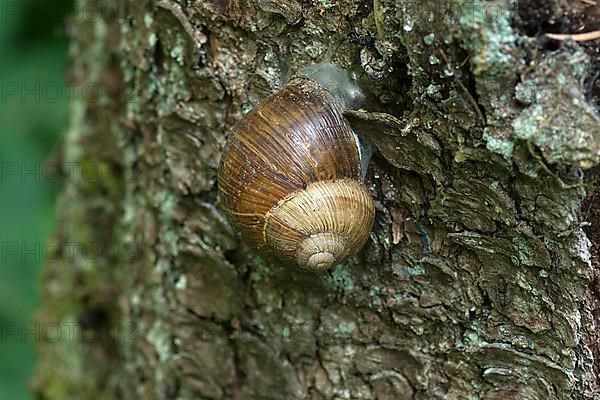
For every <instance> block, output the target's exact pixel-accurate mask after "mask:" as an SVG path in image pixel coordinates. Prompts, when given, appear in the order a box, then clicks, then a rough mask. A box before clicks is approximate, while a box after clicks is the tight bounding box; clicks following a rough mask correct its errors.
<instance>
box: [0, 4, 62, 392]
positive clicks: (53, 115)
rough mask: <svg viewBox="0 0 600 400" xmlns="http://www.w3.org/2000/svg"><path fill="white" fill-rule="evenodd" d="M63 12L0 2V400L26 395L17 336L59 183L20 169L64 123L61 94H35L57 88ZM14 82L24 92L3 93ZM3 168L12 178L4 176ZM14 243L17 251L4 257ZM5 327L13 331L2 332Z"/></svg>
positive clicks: (41, 156) (45, 149) (25, 366)
mask: <svg viewBox="0 0 600 400" xmlns="http://www.w3.org/2000/svg"><path fill="white" fill-rule="evenodd" d="M71 8H72V4H70V2H68V1H59V0H50V1H41V0H37V1H36V0H28V1H16V0H13V1H11V0H2V1H0V54H1V55H2V56H1V57H0V76H2V80H1V82H0V85H1V86H0V94H1V96H0V165H2V166H3V169H0V221H1V222H0V244H1V245H2V249H1V250H2V251H0V254H1V258H0V328H1V329H2V333H3V334H2V335H0V400H4V399H11V400H20V399H28V398H31V394H30V393H29V391H28V389H27V383H28V380H29V379H30V376H31V375H32V373H33V369H34V363H35V345H36V343H35V342H36V340H37V338H36V335H35V334H34V333H31V332H30V333H29V334H28V335H27V336H25V337H22V334H24V333H26V331H25V330H24V328H30V329H31V330H33V329H34V325H33V322H32V313H33V312H34V311H35V309H36V308H37V305H38V302H39V296H38V280H39V279H38V278H39V275H40V271H41V266H42V265H43V263H44V257H45V254H44V252H43V251H41V249H42V248H43V247H44V245H45V238H46V237H47V236H48V234H49V233H50V232H51V231H52V228H53V222H54V197H55V195H56V193H57V189H58V186H59V182H58V180H52V181H51V180H49V179H44V177H43V176H41V177H39V176H38V177H36V176H35V175H34V174H27V175H23V174H22V173H21V172H23V171H25V169H27V170H37V171H41V170H42V168H43V165H44V163H48V160H49V159H50V157H51V156H52V152H53V148H54V147H55V145H56V142H57V141H58V139H59V136H60V134H61V131H62V130H63V128H64V126H65V121H66V116H67V108H68V102H69V98H68V96H66V95H64V94H63V95H60V96H58V98H56V99H53V98H50V97H46V96H44V95H43V94H41V95H40V93H35V92H36V90H37V89H36V87H40V88H43V87H45V86H47V85H49V84H50V85H61V86H62V85H63V83H64V79H65V67H66V55H67V40H66V35H65V34H64V32H65V24H64V21H65V16H66V15H67V13H68V12H69V10H70V9H71ZM14 85H17V87H19V88H27V89H28V90H31V92H28V91H21V89H19V93H17V94H14V95H9V93H8V91H7V88H9V87H14ZM38 92H39V91H38ZM8 166H17V168H18V173H17V174H15V175H12V174H8V169H7V168H8ZM15 246H16V248H17V249H18V250H17V254H14V255H12V251H10V253H11V254H9V252H7V250H8V249H14V248H15ZM9 327H12V328H10V329H13V328H14V327H17V331H18V333H16V334H11V335H8V332H9Z"/></svg>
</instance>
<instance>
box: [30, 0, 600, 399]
mask: <svg viewBox="0 0 600 400" xmlns="http://www.w3.org/2000/svg"><path fill="white" fill-rule="evenodd" d="M563 3H565V2H558V1H552V2H549V3H548V2H539V1H528V0H527V1H526V0H521V1H519V2H515V1H513V2H510V1H495V2H483V1H479V0H474V1H466V0H456V1H452V2H441V1H422V0H398V1H391V0H373V1H356V0H354V1H353V0H337V1H329V0H319V1H314V2H309V1H301V0H282V1H273V0H250V1H247V2H246V1H237V0H206V1H179V2H175V1H172V0H155V1H148V0H144V1H123V2H114V1H112V0H111V1H108V0H99V1H98V2H96V3H86V4H80V8H79V10H78V12H77V17H76V18H75V20H74V22H73V27H72V31H73V44H72V49H71V54H72V72H71V74H70V77H69V79H70V80H71V81H73V82H77V83H79V84H82V85H83V84H86V83H87V84H90V83H93V84H94V85H95V87H97V88H98V89H99V90H97V93H96V95H95V96H94V97H90V95H89V93H88V95H87V96H81V97H80V98H79V99H78V100H77V101H75V102H74V103H73V104H72V106H71V118H70V121H69V128H68V131H67V132H66V136H65V142H64V146H63V148H64V151H63V159H64V161H65V163H67V162H68V163H75V165H78V166H80V167H81V168H79V169H78V171H79V172H80V173H78V174H75V175H74V176H72V179H68V180H66V182H65V186H64V189H63V191H62V195H61V197H60V201H59V206H58V218H59V228H58V229H57V232H56V238H55V240H56V241H57V242H59V243H61V248H60V250H59V252H58V254H57V255H56V257H53V261H52V262H50V263H49V265H48V267H47V269H46V273H45V276H44V292H45V303H44V308H43V310H41V311H40V316H39V320H40V322H41V324H42V326H44V324H51V323H59V324H61V326H64V325H66V324H69V323H72V324H76V326H77V329H76V335H74V336H70V335H69V336H67V335H66V334H64V331H63V335H62V336H61V338H60V340H46V341H45V342H44V343H41V344H40V354H41V361H40V366H39V371H38V374H37V376H36V379H35V382H34V385H35V388H36V391H37V393H38V396H39V397H40V398H44V399H69V398H78V399H102V398H106V399H115V398H123V399H138V398H141V399H146V398H147V399H150V398H156V399H175V398H178V399H188V398H189V399H192V398H194V399H198V398H200V399H467V398H469V399H471V398H472V399H476V398H481V399H594V398H598V396H600V394H599V392H598V376H599V371H598V369H597V365H596V366H595V364H594V362H596V363H597V362H598V357H599V353H598V340H599V334H598V323H599V321H598V320H597V319H596V320H595V319H594V315H596V317H598V315H599V314H600V313H598V312H597V309H596V311H594V310H595V309H594V307H597V306H595V304H597V293H598V292H597V291H596V292H594V289H593V288H594V287H596V286H594V287H592V286H593V285H592V286H591V283H592V282H593V266H592V257H591V254H590V241H589V240H588V239H587V238H586V234H585V232H584V231H583V225H585V224H583V222H584V221H583V218H582V216H581V205H582V202H583V200H584V198H585V193H586V186H585V185H583V184H582V174H581V171H582V169H590V168H592V167H594V166H596V165H598V164H599V162H600V124H599V122H600V118H599V116H598V107H597V104H596V103H595V102H597V101H598V98H597V97H596V96H597V95H598V91H597V86H596V82H595V81H596V78H597V75H595V74H597V71H598V65H600V64H599V62H598V54H599V53H600V51H598V46H597V43H598V41H595V42H594V41H586V42H573V41H554V40H550V39H548V38H546V37H545V36H544V33H545V31H546V30H547V31H552V32H558V33H576V32H579V31H576V30H575V29H579V28H580V27H581V26H583V27H584V28H585V29H583V30H584V31H591V30H593V29H594V28H595V29H597V28H598V26H596V27H594V26H593V25H592V24H593V23H594V19H593V17H594V16H596V17H597V16H598V12H597V11H596V9H595V8H593V6H590V5H589V4H587V2H575V3H577V4H570V5H564V4H563ZM590 18H591V19H590ZM595 21H596V23H597V21H598V19H597V18H596V19H595ZM559 28H560V29H562V31H560V32H559ZM324 60H330V61H331V62H333V63H335V64H338V65H340V66H342V67H343V68H347V69H351V70H353V71H355V72H356V73H357V76H358V77H359V79H360V81H361V82H362V83H363V84H364V85H365V87H368V88H369V90H370V92H371V94H372V95H373V97H374V98H375V99H376V100H377V101H376V104H378V105H377V107H375V108H374V110H372V111H376V112H377V113H371V114H368V115H367V116H366V117H364V116H363V117H364V118H359V119H356V120H355V121H354V123H355V124H358V125H360V128H361V131H362V132H368V136H369V138H370V140H371V141H373V143H374V144H375V147H376V151H375V154H374V156H373V160H372V162H371V164H370V166H369V170H368V173H367V177H366V181H367V184H368V187H369V189H370V191H371V192H372V195H373V198H374V199H375V201H376V205H377V216H376V222H375V227H374V229H373V232H372V234H371V237H370V240H369V242H368V243H367V245H366V246H365V248H364V249H363V251H362V252H361V253H360V254H359V255H358V256H357V257H355V258H353V259H352V260H350V261H349V262H347V263H346V264H345V265H341V266H338V267H336V268H335V269H333V270H332V271H330V272H329V273H322V274H312V273H304V272H301V271H296V270H291V269H289V268H283V267H281V266H279V265H278V264H277V263H276V262H273V261H271V260H268V259H265V258H263V257H261V256H260V255H258V254H256V253H254V252H253V251H252V250H250V249H248V248H246V247H245V246H244V245H243V244H242V243H239V242H238V240H237V239H236V238H235V236H234V234H233V233H232V230H231V228H230V227H229V226H228V224H227V223H226V221H225V219H224V215H223V213H222V211H221V210H220V209H219V205H218V198H217V192H216V173H217V166H218V161H219V155H220V151H221V149H222V147H223V145H224V142H225V138H226V135H227V132H228V130H229V129H230V128H231V127H232V126H233V125H234V124H235V123H236V121H238V120H239V119H240V117H241V116H242V115H243V113H244V112H246V111H248V110H249V109H251V107H252V106H253V105H255V104H256V103H257V102H258V101H260V100H261V99H263V98H264V97H266V96H267V95H268V94H270V93H272V92H273V91H275V90H276V89H277V88H278V87H280V86H281V84H282V82H284V81H285V79H286V78H289V77H290V76H291V75H293V74H294V73H295V72H297V71H298V70H299V69H300V68H301V67H302V66H305V65H309V64H312V63H318V62H322V61H324ZM594 76H596V77H595V78H594ZM386 114H389V115H392V116H394V117H395V118H396V120H399V121H403V124H402V126H400V125H397V124H390V123H386V120H385V118H387V117H386ZM351 118H352V116H351ZM353 119H354V118H353ZM86 168H87V169H86ZM90 168H92V169H93V170H97V171H98V174H97V175H94V177H91V176H90V175H89V174H88V176H86V174H85V173H82V171H90V170H91V169H90ZM596 203H597V200H596V201H591V202H590V201H588V203H586V204H588V205H589V207H591V208H592V209H597V204H596ZM588 215H590V214H588ZM70 244H71V245H72V244H77V245H76V246H69V245H70ZM90 249H96V250H99V251H95V252H94V253H93V256H91V255H90ZM595 262H597V261H595ZM596 285H597V282H596ZM596 290H597V287H596ZM594 312H596V314H594ZM595 358H596V359H595ZM595 368H596V369H595Z"/></svg>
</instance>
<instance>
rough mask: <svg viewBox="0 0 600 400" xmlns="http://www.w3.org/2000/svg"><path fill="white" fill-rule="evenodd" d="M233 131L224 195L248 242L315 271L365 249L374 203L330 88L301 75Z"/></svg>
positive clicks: (223, 169)
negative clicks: (364, 183) (363, 182)
mask: <svg viewBox="0 0 600 400" xmlns="http://www.w3.org/2000/svg"><path fill="white" fill-rule="evenodd" d="M232 133H233V134H232V136H231V137H230V138H229V140H228V142H227V145H226V146H225V148H224V150H223V153H222V155H221V162H220V165H219V175H218V179H219V194H220V198H221V200H222V202H223V203H222V206H223V209H224V210H225V211H226V214H227V217H228V219H229V221H230V222H231V224H232V225H233V226H234V228H235V229H236V230H237V231H238V232H239V233H240V235H241V237H242V239H243V240H244V241H245V242H246V243H247V244H248V245H250V246H252V247H255V248H257V249H262V250H263V251H265V252H267V253H270V254H271V255H274V256H275V258H277V259H279V260H281V261H283V262H284V263H286V264H296V265H299V266H300V267H302V268H304V269H312V270H319V269H325V268H327V267H329V266H332V265H335V264H339V263H341V262H342V261H343V260H344V259H345V258H347V257H349V256H351V255H353V254H355V253H356V252H357V251H358V250H360V248H361V247H362V246H363V245H364V243H365V242H366V240H367V238H368V236H369V232H370V230H371V227H372V225H373V219H374V214H375V212H374V205H373V200H372V199H371V196H370V193H369V192H368V190H367V189H366V188H365V187H364V185H363V184H362V172H363V171H362V169H363V167H365V165H363V163H362V161H363V160H362V157H361V155H362V154H361V147H360V143H359V141H358V138H357V136H356V134H355V133H354V131H353V130H352V128H351V127H350V125H349V123H348V121H347V120H346V119H345V118H344V116H343V109H342V106H341V105H340V102H339V101H338V100H337V99H336V98H334V96H332V94H331V93H330V92H329V91H328V90H326V89H324V88H323V87H322V86H320V85H319V84H317V83H315V82H314V81H312V80H310V79H308V78H306V77H299V78H296V79H294V80H292V81H291V82H290V83H288V84H287V85H285V86H284V87H283V88H282V89H280V90H278V91H277V92H275V93H274V94H272V95H271V96H269V97H268V98H266V99H265V100H264V101H262V102H261V103H260V104H258V105H257V106H256V107H255V108H254V109H253V110H252V111H250V112H249V113H248V114H247V115H246V116H245V117H244V118H243V119H242V120H241V121H240V122H239V123H238V125H236V127H235V128H234V129H233V132H232Z"/></svg>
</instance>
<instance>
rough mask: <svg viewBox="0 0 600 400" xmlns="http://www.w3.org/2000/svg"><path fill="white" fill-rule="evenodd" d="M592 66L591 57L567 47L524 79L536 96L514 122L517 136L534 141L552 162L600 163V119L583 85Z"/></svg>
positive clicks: (573, 163) (527, 74)
mask: <svg viewBox="0 0 600 400" xmlns="http://www.w3.org/2000/svg"><path fill="white" fill-rule="evenodd" d="M589 68H590V66H589V63H588V58H587V56H586V55H585V53H583V52H581V51H579V50H575V49H570V48H568V47H565V48H563V49H562V50H561V51H559V52H558V53H557V54H555V55H554V56H553V57H546V58H544V59H543V61H542V62H541V63H540V65H539V66H537V67H536V68H535V69H533V70H532V71H531V72H528V73H525V74H523V76H522V78H521V79H522V82H521V84H520V85H521V87H528V88H535V94H533V95H529V96H527V101H528V102H529V103H530V105H529V106H528V107H527V108H525V109H524V110H523V111H522V112H521V113H520V114H519V115H518V116H517V118H516V119H515V120H514V122H513V130H514V135H515V137H516V138H518V139H522V140H527V141H531V142H533V143H534V144H535V145H536V146H537V147H539V148H540V150H541V151H542V154H543V155H544V157H545V158H546V159H547V160H548V162H550V163H560V164H566V165H577V166H579V167H581V168H590V167H592V166H594V165H596V164H598V163H599V162H600V116H599V115H598V114H597V113H596V112H595V111H594V109H593V108H592V107H591V105H590V104H588V103H587V100H586V98H585V93H584V92H583V89H582V87H581V82H582V81H583V79H584V78H585V76H586V74H587V72H588V70H589Z"/></svg>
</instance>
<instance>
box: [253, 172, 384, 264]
mask: <svg viewBox="0 0 600 400" xmlns="http://www.w3.org/2000/svg"><path fill="white" fill-rule="evenodd" d="M374 217H375V207H374V205H373V200H372V199H371V196H370V194H369V192H368V191H367V190H366V188H365V187H364V186H362V185H361V184H360V183H359V182H357V181H355V180H350V179H345V180H338V181H320V182H314V183H312V184H310V185H308V186H307V187H306V188H305V189H303V190H299V191H297V192H295V193H293V194H292V195H290V196H289V197H288V198H286V199H284V200H283V201H281V202H280V203H279V204H278V205H276V206H275V207H273V209H272V210H271V211H270V212H269V213H268V215H267V218H266V224H265V231H264V235H265V243H266V244H267V248H269V249H271V250H273V251H276V252H277V254H278V255H279V257H280V258H283V259H284V260H288V261H290V262H296V263H297V264H298V265H299V266H300V267H301V268H304V269H310V270H321V269H326V268H329V267H331V266H332V265H335V264H339V263H341V262H342V261H344V259H345V258H347V257H348V256H350V255H352V254H354V253H355V251H356V250H357V249H360V248H361V247H362V246H363V245H364V243H365V242H366V240H367V239H368V236H369V232H370V231H371V228H372V226H373V219H374Z"/></svg>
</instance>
